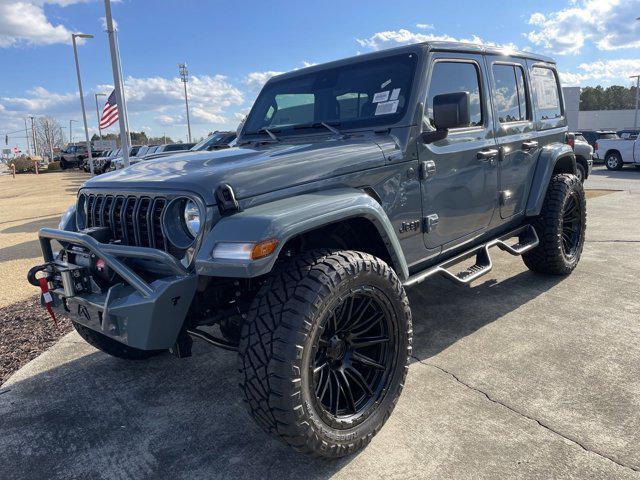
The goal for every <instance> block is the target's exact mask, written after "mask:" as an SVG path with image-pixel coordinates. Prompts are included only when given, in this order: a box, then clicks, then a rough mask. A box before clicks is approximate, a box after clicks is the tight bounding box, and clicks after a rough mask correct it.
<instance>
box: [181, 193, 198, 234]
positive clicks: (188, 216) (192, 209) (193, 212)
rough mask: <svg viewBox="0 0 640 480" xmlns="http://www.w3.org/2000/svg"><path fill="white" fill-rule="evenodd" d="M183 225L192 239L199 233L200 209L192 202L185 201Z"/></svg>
mask: <svg viewBox="0 0 640 480" xmlns="http://www.w3.org/2000/svg"><path fill="white" fill-rule="evenodd" d="M184 223H185V225H186V226H187V230H189V233H190V234H191V236H192V237H194V238H195V237H196V236H197V235H198V232H199V231H200V209H199V208H198V205H197V204H196V202H194V201H193V200H187V203H185V205H184Z"/></svg>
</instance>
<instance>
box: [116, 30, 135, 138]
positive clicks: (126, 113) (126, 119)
mask: <svg viewBox="0 0 640 480" xmlns="http://www.w3.org/2000/svg"><path fill="white" fill-rule="evenodd" d="M113 37H114V38H115V41H116V52H117V53H118V71H119V72H120V85H122V106H123V107H124V122H125V128H126V130H127V138H128V139H129V145H133V142H132V141H131V128H129V109H128V108H127V93H126V92H125V91H124V75H123V73H122V62H121V61H120V41H119V40H118V31H117V30H114V32H113Z"/></svg>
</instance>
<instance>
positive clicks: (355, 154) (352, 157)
mask: <svg viewBox="0 0 640 480" xmlns="http://www.w3.org/2000/svg"><path fill="white" fill-rule="evenodd" d="M384 163H385V162H384V156H383V154H382V150H381V149H380V147H379V146H378V145H377V144H376V143H375V142H373V141H371V140H368V139H364V138H349V139H345V140H342V139H340V140H336V139H330V140H324V141H316V142H313V143H304V144H300V143H297V144H285V143H276V144H267V145H263V146H258V147H255V146H250V147H234V148H228V149H225V150H217V151H212V152H209V151H204V152H184V153H177V154H174V155H170V156H167V157H162V158H159V159H156V160H147V161H144V162H140V163H137V164H135V165H131V166H130V167H128V168H125V169H123V170H116V171H114V172H110V173H107V174H104V175H100V176H98V177H94V178H92V179H91V180H89V181H87V182H86V183H85V184H84V186H83V188H104V189H109V190H112V191H127V190H128V191H138V190H146V189H147V190H154V191H155V190H162V189H167V190H179V191H186V192H193V193H196V194H198V195H200V196H201V197H202V198H203V199H204V201H205V202H206V203H207V204H208V205H213V204H214V203H215V197H214V192H215V190H216V188H217V187H218V185H220V184H221V183H228V184H229V185H231V187H232V188H233V190H234V192H235V195H236V198H238V199H243V198H248V197H253V196H255V195H260V194H263V193H268V192H271V191H275V190H280V189H283V188H287V187H292V186H295V185H300V184H304V183H309V182H314V181H317V180H321V179H324V178H330V177H334V176H338V175H343V174H347V173H352V172H356V171H360V170H365V169H369V168H374V167H378V166H382V165H384Z"/></svg>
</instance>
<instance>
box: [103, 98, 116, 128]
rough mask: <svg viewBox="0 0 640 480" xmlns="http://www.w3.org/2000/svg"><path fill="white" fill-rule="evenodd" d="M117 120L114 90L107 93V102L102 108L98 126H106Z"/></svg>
mask: <svg viewBox="0 0 640 480" xmlns="http://www.w3.org/2000/svg"><path fill="white" fill-rule="evenodd" d="M117 121H118V104H117V102H116V91H115V90H114V91H113V92H111V95H109V98H108V99H107V103H105V104H104V108H103V109H102V117H100V128H101V129H102V128H107V127H110V126H111V125H113V124H114V123H116V122H117Z"/></svg>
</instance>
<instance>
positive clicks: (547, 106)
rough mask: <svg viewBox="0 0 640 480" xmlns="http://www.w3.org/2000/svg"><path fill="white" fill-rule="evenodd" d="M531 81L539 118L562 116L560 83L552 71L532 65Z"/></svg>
mask: <svg viewBox="0 0 640 480" xmlns="http://www.w3.org/2000/svg"><path fill="white" fill-rule="evenodd" d="M531 82H532V83H533V93H534V98H535V102H536V108H537V110H538V117H539V119H540V120H550V119H554V118H560V117H562V106H561V104H560V85H559V83H558V79H557V77H556V74H555V73H554V71H553V70H551V69H550V68H545V67H533V68H532V69H531Z"/></svg>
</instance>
